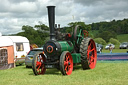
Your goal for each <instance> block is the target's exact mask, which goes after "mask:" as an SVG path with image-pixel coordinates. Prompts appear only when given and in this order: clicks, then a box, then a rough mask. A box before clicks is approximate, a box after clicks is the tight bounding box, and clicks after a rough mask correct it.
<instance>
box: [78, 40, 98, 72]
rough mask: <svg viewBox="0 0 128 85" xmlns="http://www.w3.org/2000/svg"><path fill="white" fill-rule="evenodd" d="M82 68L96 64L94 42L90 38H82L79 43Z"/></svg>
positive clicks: (92, 66)
mask: <svg viewBox="0 0 128 85" xmlns="http://www.w3.org/2000/svg"><path fill="white" fill-rule="evenodd" d="M80 53H81V64H82V68H83V69H84V70H85V69H93V68H95V66H96V61H97V51H96V46H95V42H94V41H93V39H91V38H84V39H83V40H82V42H81V45H80Z"/></svg>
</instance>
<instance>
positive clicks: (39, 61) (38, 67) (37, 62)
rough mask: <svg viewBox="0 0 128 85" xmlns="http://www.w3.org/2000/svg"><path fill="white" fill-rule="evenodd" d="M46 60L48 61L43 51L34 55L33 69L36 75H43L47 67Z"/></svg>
mask: <svg viewBox="0 0 128 85" xmlns="http://www.w3.org/2000/svg"><path fill="white" fill-rule="evenodd" d="M44 62H46V58H45V56H44V55H43V54H42V53H41V54H36V55H34V58H33V61H32V69H33V72H34V74H35V75H41V74H44V73H45V71H46V68H45V65H44Z"/></svg>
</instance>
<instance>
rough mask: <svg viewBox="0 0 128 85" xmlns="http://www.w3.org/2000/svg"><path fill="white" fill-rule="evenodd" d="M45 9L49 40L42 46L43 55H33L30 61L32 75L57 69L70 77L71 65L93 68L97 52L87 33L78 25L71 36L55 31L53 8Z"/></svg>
mask: <svg viewBox="0 0 128 85" xmlns="http://www.w3.org/2000/svg"><path fill="white" fill-rule="evenodd" d="M47 8H48V17H49V27H50V40H49V41H48V42H46V43H45V44H44V46H43V49H44V51H43V53H39V54H35V55H34V58H33V61H32V69H33V72H34V74H35V75H40V74H44V73H45V71H46V69H49V68H57V69H58V70H60V71H61V73H62V74H63V75H70V74H71V73H72V71H73V65H77V64H81V65H82V68H83V70H86V69H93V68H95V66H96V61H97V52H96V46H95V42H94V41H93V39H91V38H89V37H87V36H88V35H87V34H88V33H87V32H86V31H85V30H83V29H82V27H81V26H78V25H77V26H76V27H75V29H74V32H73V33H72V34H69V33H65V34H64V33H63V34H62V33H60V32H59V31H58V30H57V29H55V6H47ZM60 37H61V38H60ZM63 38H65V40H63Z"/></svg>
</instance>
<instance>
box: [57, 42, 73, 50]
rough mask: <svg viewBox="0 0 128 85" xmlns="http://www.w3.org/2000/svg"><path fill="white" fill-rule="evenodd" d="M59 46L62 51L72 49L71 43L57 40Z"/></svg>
mask: <svg viewBox="0 0 128 85" xmlns="http://www.w3.org/2000/svg"><path fill="white" fill-rule="evenodd" d="M58 43H59V44H60V46H61V52H63V51H69V52H72V51H73V44H72V43H71V42H69V43H68V42H66V41H59V42H58Z"/></svg>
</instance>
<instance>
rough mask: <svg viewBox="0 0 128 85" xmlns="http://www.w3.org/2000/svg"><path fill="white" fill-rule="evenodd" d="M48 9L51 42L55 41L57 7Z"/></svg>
mask: <svg viewBox="0 0 128 85" xmlns="http://www.w3.org/2000/svg"><path fill="white" fill-rule="evenodd" d="M47 8H48V20H49V28H50V40H56V39H55V6H47Z"/></svg>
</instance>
